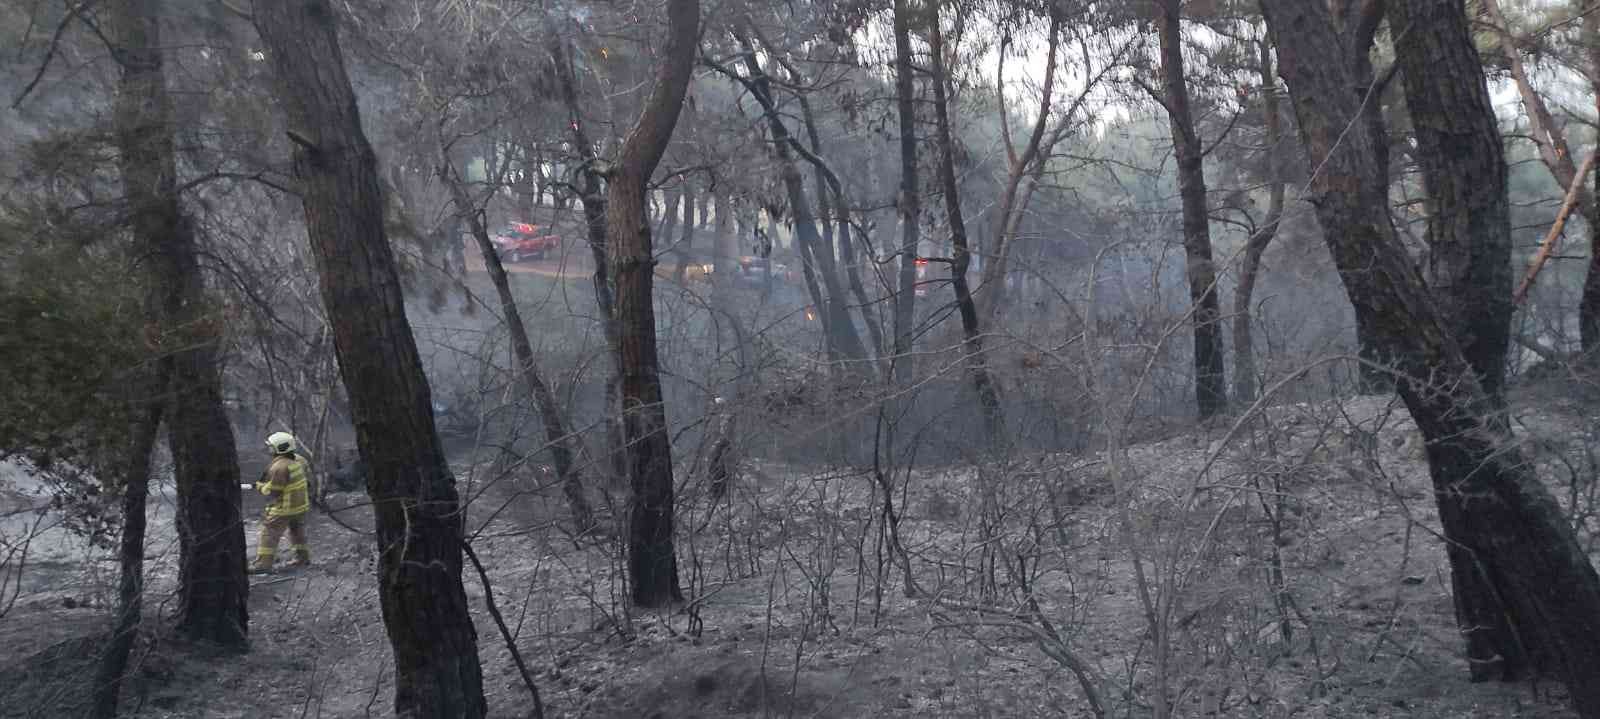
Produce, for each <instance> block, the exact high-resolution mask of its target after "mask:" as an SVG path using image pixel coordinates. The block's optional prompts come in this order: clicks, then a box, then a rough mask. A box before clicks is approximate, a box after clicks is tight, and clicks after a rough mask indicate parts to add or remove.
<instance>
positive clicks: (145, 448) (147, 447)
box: [91, 380, 165, 719]
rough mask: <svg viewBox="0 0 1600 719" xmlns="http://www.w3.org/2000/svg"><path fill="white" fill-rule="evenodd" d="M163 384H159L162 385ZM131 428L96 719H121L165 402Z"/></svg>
mask: <svg viewBox="0 0 1600 719" xmlns="http://www.w3.org/2000/svg"><path fill="white" fill-rule="evenodd" d="M163 381H165V380H158V381H157V382H155V383H154V384H157V385H159V384H160V383H161V382H163ZM135 414H136V415H137V419H136V420H135V421H134V423H133V426H132V427H131V428H130V429H131V430H132V432H131V440H132V441H131V442H129V450H128V454H127V464H126V465H125V469H124V472H123V477H122V543H121V551H120V553H119V555H118V559H119V563H120V567H121V577H120V578H119V579H118V581H117V614H116V617H117V619H116V623H115V624H114V625H113V627H112V629H111V638H110V641H108V642H106V647H105V652H104V653H103V654H101V655H100V663H99V666H98V667H96V668H95V681H94V709H93V711H92V712H91V716H92V717H94V719H111V717H114V716H116V715H117V698H118V696H119V695H120V694H121V692H122V680H123V679H124V677H125V675H126V673H127V670H128V654H129V653H130V652H131V651H132V650H133V644H134V640H136V639H137V638H138V633H139V622H140V620H141V619H142V618H143V616H144V530H145V511H144V510H145V506H144V505H145V501H146V500H147V499H148V498H149V496H150V457H151V454H153V453H154V451H155V447H156V435H157V434H158V432H159V430H160V427H161V404H160V403H159V402H151V403H150V405H149V406H148V407H145V408H143V411H141V412H136V413H135Z"/></svg>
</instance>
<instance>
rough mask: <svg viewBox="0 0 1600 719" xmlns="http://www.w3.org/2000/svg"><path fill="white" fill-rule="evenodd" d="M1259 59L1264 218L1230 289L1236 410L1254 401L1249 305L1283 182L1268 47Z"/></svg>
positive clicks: (1274, 230) (1279, 120)
mask: <svg viewBox="0 0 1600 719" xmlns="http://www.w3.org/2000/svg"><path fill="white" fill-rule="evenodd" d="M1260 50H1261V56H1260V57H1261V59H1260V65H1259V66H1258V67H1259V68H1260V73H1261V112H1262V114H1263V115H1264V116H1265V117H1264V119H1265V122H1266V127H1267V146H1266V152H1267V168H1268V170H1267V172H1268V173H1269V174H1270V175H1271V177H1270V178H1268V180H1267V182H1268V185H1267V188H1268V189H1267V216H1266V219H1265V220H1264V221H1263V222H1262V223H1261V226H1260V227H1258V228H1256V230H1255V232H1254V233H1252V234H1251V235H1250V239H1249V240H1248V241H1246V244H1245V250H1244V260H1243V262H1242V264H1241V265H1240V267H1239V282H1238V284H1237V285H1235V286H1234V289H1233V398H1234V401H1235V402H1238V403H1239V405H1240V406H1244V405H1247V404H1249V403H1251V402H1254V401H1255V399H1256V387H1257V385H1258V378H1257V377H1256V350H1255V334H1254V331H1253V328H1252V324H1253V323H1254V322H1255V317H1254V315H1253V314H1252V312H1251V307H1250V304H1251V301H1252V298H1253V297H1254V296H1255V291H1256V278H1257V277H1258V275H1259V274H1260V272H1261V256H1262V255H1263V254H1264V253H1266V251H1267V246H1268V245H1270V244H1272V240H1273V238H1274V237H1276V236H1277V234H1278V224H1279V223H1280V222H1282V221H1283V202H1284V190H1285V186H1286V185H1287V183H1286V182H1285V181H1284V173H1283V169H1282V168H1283V165H1282V163H1280V162H1279V161H1278V157H1279V153H1281V152H1283V109H1282V107H1281V105H1282V100H1281V98H1279V96H1278V81H1277V71H1276V70H1275V69H1273V63H1272V45H1271V44H1269V43H1267V42H1266V41H1262V42H1261V43H1260Z"/></svg>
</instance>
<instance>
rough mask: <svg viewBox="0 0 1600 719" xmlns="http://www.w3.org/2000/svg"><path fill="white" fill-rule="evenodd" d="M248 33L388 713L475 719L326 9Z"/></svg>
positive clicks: (425, 442) (344, 78) (441, 522)
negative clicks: (334, 383)
mask: <svg viewBox="0 0 1600 719" xmlns="http://www.w3.org/2000/svg"><path fill="white" fill-rule="evenodd" d="M255 20H256V25H257V27H258V28H259V29H260V32H261V37H262V40H263V42H264V43H265V45H266V48H267V52H268V55H269V56H270V58H271V62H272V66H273V68H274V70H275V72H276V80H277V95H278V99H279V102H280V104H281V105H282V106H283V107H284V109H285V111H286V115H287V117H288V122H289V136H290V138H291V139H292V140H293V141H294V143H295V152H294V175H295V177H296V179H297V180H298V181H299V183H300V187H301V195H300V197H301V202H302V204H303V205H304V207H305V218H306V230H307V234H308V235H309V236H310V240H311V249H312V252H313V255H314V257H315V258H316V262H317V270H318V274H319V275H320V277H321V283H320V284H321V292H322V301H323V304H324V305H326V307H327V312H328V318H329V321H330V323H331V325H332V328H333V340H334V348H335V351H336V353H337V355H338V359H339V371H340V374H341V376H342V377H343V379H344V385H345V388H346V390H347V391H348V393H349V397H350V410H351V414H352V417H353V420H354V423H355V427H356V444H357V446H358V447H359V448H360V451H361V458H362V459H363V460H365V461H366V463H367V466H369V467H371V468H372V476H371V477H370V478H369V479H368V483H367V491H368V493H369V494H370V495H371V499H372V507H373V516H374V519H375V524H376V529H377V545H378V546H377V548H378V552H379V560H378V567H377V574H378V597H379V601H380V602H381V606H382V609H383V621H384V626H385V628H386V629H387V630H388V634H389V644H390V646H391V647H392V648H393V650H394V666H395V696H394V711H395V713H396V714H399V715H401V716H410V717H482V716H485V715H486V714H487V712H488V709H487V706H486V704H485V702H484V697H483V673H482V669H481V666H480V664H479V662H478V637H477V632H476V630H475V629H474V628H473V625H472V617H471V615H470V614H469V612H468V609H467V595H466V592H465V591H464V590H463V588H462V585H461V568H462V552H461V546H462V545H461V542H462V521H463V520H462V511H461V510H462V507H461V503H460V500H459V497H458V495H457V493H456V483H455V477H454V476H452V475H451V472H450V465H449V463H448V462H447V461H446V459H445V455H444V449H443V447H442V446H441V444H440V441H439V434H438V432H437V430H436V428H435V427H434V420H433V413H432V411H431V410H430V407H431V405H432V400H431V399H430V395H431V392H430V389H429V387H428V380H427V377H426V376H425V375H424V374H423V370H422V359H421V357H420V356H419V355H418V353H417V345H416V340H415V339H414V337H413V335H412V332H411V325H410V323H409V322H408V321H407V320H406V314H405V299H404V297H403V296H402V295H401V292H400V278H399V274H398V272H397V271H396V269H395V260H394V253H393V250H392V249H391V248H390V247H389V240H388V237H387V236H386V235H385V234H384V225H383V198H382V196H381V192H380V189H379V185H378V170H377V156H376V154H375V153H374V152H373V151H372V146H371V145H369V144H368V143H367V138H366V135H365V134H363V132H362V130H361V118H360V115H359V112H358V110H357V108H356V97H355V92H354V91H353V90H352V89H351V87H350V79H349V76H348V75H347V74H346V73H345V69H344V59H343V57H342V56H341V54H340V50H339V41H338V33H337V22H338V17H337V16H336V15H335V14H334V11H333V8H332V7H331V6H330V5H329V4H328V1H327V0H296V1H295V2H268V3H258V4H257V5H256V6H255Z"/></svg>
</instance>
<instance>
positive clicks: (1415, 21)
mask: <svg viewBox="0 0 1600 719" xmlns="http://www.w3.org/2000/svg"><path fill="white" fill-rule="evenodd" d="M1389 26H1390V27H1391V28H1393V27H1399V28H1405V30H1404V31H1403V32H1404V33H1405V37H1403V38H1402V39H1401V41H1400V42H1399V43H1398V44H1397V45H1396V47H1395V54H1396V61H1397V62H1399V67H1400V76H1401V77H1402V78H1403V79H1404V84H1405V90H1406V106H1407V108H1408V109H1409V111H1410V114H1411V121H1412V125H1414V126H1415V128H1416V140H1417V152H1416V156H1417V161H1418V164H1419V165H1420V168H1421V171H1422V179H1423V184H1424V187H1425V190H1426V193H1427V196H1428V198H1429V200H1430V201H1431V210H1432V213H1431V215H1430V217H1429V218H1428V229H1427V243H1428V250H1429V252H1428V265H1429V266H1428V271H1429V278H1428V280H1429V282H1428V286H1429V288H1430V289H1431V290H1432V291H1433V294H1434V295H1435V296H1436V297H1437V298H1438V299H1439V302H1438V305H1439V308H1440V310H1441V312H1442V313H1443V315H1444V322H1445V329H1446V331H1447V332H1449V333H1450V334H1451V335H1452V336H1453V337H1455V340H1456V342H1457V343H1459V344H1460V345H1461V350H1462V352H1464V353H1465V354H1466V358H1467V361H1468V362H1469V363H1471V364H1472V367H1473V369H1474V370H1476V371H1477V373H1478V381H1479V382H1480V383H1481V384H1482V385H1483V389H1484V391H1486V392H1488V393H1489V394H1490V395H1492V396H1493V397H1495V398H1496V400H1499V399H1501V394H1502V391H1503V389H1504V386H1505V364H1506V351H1507V349H1508V348H1509V346H1510V342H1511V315H1512V312H1513V309H1514V308H1513V306H1512V303H1511V282H1512V278H1511V214H1510V200H1509V199H1508V195H1507V189H1506V188H1507V185H1506V183H1507V179H1506V177H1507V170H1506V161H1505V151H1504V145H1503V144H1502V142H1501V139H1500V130H1499V127H1498V126H1497V124H1496V120H1495V115H1494V109H1493V107H1492V106H1491V103H1490V99H1489V89H1488V85H1487V83H1486V81H1485V79H1484V75H1483V63H1482V60H1481V59H1480V58H1479V57H1478V51H1477V49H1476V48H1475V47H1474V46H1473V43H1472V37H1471V35H1470V31H1469V28H1468V20H1467V18H1466V14H1465V11H1464V9H1463V8H1462V6H1461V3H1460V2H1452V1H1451V0H1389Z"/></svg>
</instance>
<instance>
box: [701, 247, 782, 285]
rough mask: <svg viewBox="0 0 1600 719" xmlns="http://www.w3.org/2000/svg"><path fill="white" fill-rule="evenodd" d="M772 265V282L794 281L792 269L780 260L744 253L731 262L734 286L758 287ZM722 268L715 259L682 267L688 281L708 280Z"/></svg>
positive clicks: (765, 281)
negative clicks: (775, 260) (773, 260)
mask: <svg viewBox="0 0 1600 719" xmlns="http://www.w3.org/2000/svg"><path fill="white" fill-rule="evenodd" d="M769 265H770V266H771V267H772V282H773V284H777V285H783V284H791V283H793V282H794V281H795V275H794V270H792V269H790V268H789V266H788V265H786V264H784V263H782V262H772V261H771V260H768V259H767V258H765V257H759V256H756V255H745V256H744V257H740V258H739V259H738V261H737V262H736V263H734V264H733V267H732V270H731V275H732V277H733V285H734V286H735V287H753V288H756V289H760V288H763V287H765V286H766V284H767V267H768V266H769ZM721 271H722V269H721V268H720V267H718V266H717V263H716V261H715V260H705V261H702V262H694V263H691V264H688V265H685V267H684V279H685V280H687V281H690V282H710V281H711V279H712V277H713V276H714V275H716V274H717V273H718V272H721Z"/></svg>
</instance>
